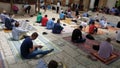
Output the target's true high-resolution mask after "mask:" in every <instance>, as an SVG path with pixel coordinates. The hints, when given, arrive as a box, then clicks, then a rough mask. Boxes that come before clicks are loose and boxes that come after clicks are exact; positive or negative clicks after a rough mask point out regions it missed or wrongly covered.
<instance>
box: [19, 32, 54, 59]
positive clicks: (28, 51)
mask: <svg viewBox="0 0 120 68" xmlns="http://www.w3.org/2000/svg"><path fill="white" fill-rule="evenodd" d="M37 37H38V33H37V32H34V33H33V34H32V35H31V36H30V37H27V38H25V40H24V41H23V43H22V45H21V47H20V51H21V56H22V57H23V58H25V59H31V58H34V57H36V56H37V55H39V54H42V55H45V54H48V53H50V52H52V51H53V50H54V49H50V50H46V51H42V50H38V48H42V47H43V46H41V45H39V46H34V45H33V42H32V40H35V39H36V38H37Z"/></svg>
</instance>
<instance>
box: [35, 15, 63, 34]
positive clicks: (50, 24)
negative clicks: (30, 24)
mask: <svg viewBox="0 0 120 68" xmlns="http://www.w3.org/2000/svg"><path fill="white" fill-rule="evenodd" d="M39 14H41V13H38V16H37V21H38V18H39ZM41 18H42V19H41ZM39 21H41V25H42V26H46V29H49V30H52V33H54V34H60V33H61V32H62V30H63V27H62V26H61V25H60V19H58V20H57V22H56V23H55V22H54V21H55V18H52V19H50V20H48V18H47V15H45V16H44V17H42V15H40V20H39Z"/></svg>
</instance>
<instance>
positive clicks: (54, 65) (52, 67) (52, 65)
mask: <svg viewBox="0 0 120 68" xmlns="http://www.w3.org/2000/svg"><path fill="white" fill-rule="evenodd" d="M57 67H58V63H57V62H56V61H54V60H51V61H50V62H49V64H48V68H57Z"/></svg>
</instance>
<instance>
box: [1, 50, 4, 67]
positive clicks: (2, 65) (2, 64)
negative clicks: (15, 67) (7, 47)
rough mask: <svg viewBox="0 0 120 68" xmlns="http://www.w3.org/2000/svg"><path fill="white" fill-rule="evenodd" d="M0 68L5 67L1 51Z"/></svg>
mask: <svg viewBox="0 0 120 68" xmlns="http://www.w3.org/2000/svg"><path fill="white" fill-rule="evenodd" d="M0 68H5V66H4V61H3V58H2V54H1V52H0Z"/></svg>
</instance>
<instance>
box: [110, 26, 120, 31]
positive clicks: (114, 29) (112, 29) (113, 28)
mask: <svg viewBox="0 0 120 68" xmlns="http://www.w3.org/2000/svg"><path fill="white" fill-rule="evenodd" d="M108 30H109V31H116V30H118V28H116V27H111V26H109V27H108Z"/></svg>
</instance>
